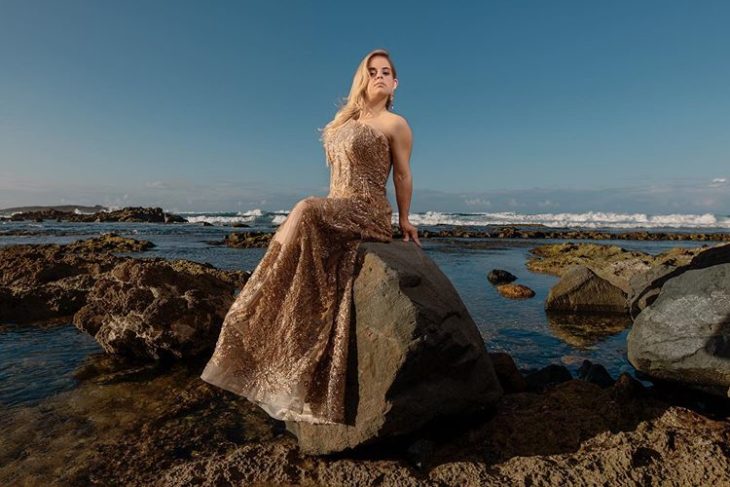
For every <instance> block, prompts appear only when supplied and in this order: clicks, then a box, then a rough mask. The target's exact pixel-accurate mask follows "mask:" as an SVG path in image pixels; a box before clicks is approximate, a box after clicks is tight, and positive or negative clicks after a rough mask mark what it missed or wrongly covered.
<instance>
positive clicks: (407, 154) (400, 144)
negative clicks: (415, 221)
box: [391, 117, 421, 247]
mask: <svg viewBox="0 0 730 487" xmlns="http://www.w3.org/2000/svg"><path fill="white" fill-rule="evenodd" d="M412 148H413V133H412V132H411V128H410V127H409V126H408V122H407V121H406V119H405V118H403V117H398V119H397V122H396V123H395V124H394V127H393V140H392V141H391V153H392V157H393V184H394V185H395V199H396V201H397V202H398V224H399V226H400V229H401V232H403V241H404V242H408V241H409V240H410V239H413V241H414V242H416V244H418V246H419V247H420V246H421V241H420V240H418V230H417V229H416V227H415V226H413V225H412V224H411V222H410V221H409V220H408V212H409V211H410V207H411V197H412V196H413V178H412V177H411V167H410V162H409V161H410V159H411V149H412Z"/></svg>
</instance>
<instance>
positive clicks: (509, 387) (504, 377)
mask: <svg viewBox="0 0 730 487" xmlns="http://www.w3.org/2000/svg"><path fill="white" fill-rule="evenodd" d="M489 358H490V359H491V360H492V365H494V371H495V372H496V373H497V378H498V379H499V383H500V384H501V385H502V389H503V390H504V392H505V394H511V393H515V392H524V391H526V390H527V382H526V381H525V378H524V377H522V374H521V373H520V371H519V370H518V369H517V365H516V364H515V361H514V359H513V358H512V356H511V355H510V354H508V353H504V352H490V353H489Z"/></svg>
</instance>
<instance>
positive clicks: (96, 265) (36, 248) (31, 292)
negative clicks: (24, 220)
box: [0, 234, 152, 323]
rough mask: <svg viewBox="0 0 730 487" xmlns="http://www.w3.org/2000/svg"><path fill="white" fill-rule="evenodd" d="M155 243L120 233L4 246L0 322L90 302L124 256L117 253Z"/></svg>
mask: <svg viewBox="0 0 730 487" xmlns="http://www.w3.org/2000/svg"><path fill="white" fill-rule="evenodd" d="M151 246H152V244H151V243H150V242H147V241H140V240H134V239H130V238H123V237H120V236H118V235H115V234H105V235H101V236H99V237H95V238H91V239H86V240H80V241H76V242H72V243H70V244H67V245H54V244H50V245H11V246H7V247H2V248H0V296H2V299H0V320H2V321H11V322H17V323H28V322H35V321H39V320H47V319H51V318H58V317H64V316H68V317H70V316H71V315H73V314H74V313H75V312H76V311H78V310H79V309H80V308H81V307H82V306H84V304H86V297H87V294H88V292H89V290H90V289H91V288H92V287H93V285H94V283H95V281H96V279H97V278H98V277H99V276H100V275H102V274H103V273H105V272H108V271H109V270H111V269H112V268H113V267H114V266H115V265H117V264H118V263H119V262H121V261H122V260H124V259H123V258H121V257H118V256H115V255H113V252H138V251H142V250H145V249H148V248H150V247H151Z"/></svg>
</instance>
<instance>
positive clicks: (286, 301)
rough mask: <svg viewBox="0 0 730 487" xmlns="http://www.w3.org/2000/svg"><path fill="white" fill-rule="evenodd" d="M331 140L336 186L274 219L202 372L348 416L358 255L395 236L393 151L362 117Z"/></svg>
mask: <svg viewBox="0 0 730 487" xmlns="http://www.w3.org/2000/svg"><path fill="white" fill-rule="evenodd" d="M324 148H325V152H326V154H327V158H328V160H329V161H330V170H331V175H330V191H329V194H328V195H327V197H326V198H317V197H309V198H306V199H304V200H302V201H300V202H299V203H297V205H296V206H295V207H294V208H293V209H292V211H291V212H290V213H289V216H288V217H287V219H286V220H285V221H284V223H282V225H281V226H280V227H279V228H278V229H277V231H276V234H275V235H274V238H273V239H272V241H271V243H270V244H269V247H268V249H267V251H266V254H265V255H264V257H263V258H262V259H261V262H260V263H259V265H258V266H257V267H256V269H255V270H254V272H253V274H252V275H251V277H250V278H249V280H248V282H247V283H246V285H245V286H244V288H243V290H242V291H241V292H240V294H239V295H238V297H237V298H236V300H235V302H234V303H233V305H232V306H231V308H230V310H229V311H228V314H227V315H226V317H225V320H224V322H223V327H222V329H221V333H220V336H219V338H218V342H217V344H216V348H215V351H214V352H213V356H212V357H211V359H210V360H209V362H208V364H207V365H206V367H205V370H204V371H203V374H202V376H201V377H202V378H203V380H205V381H206V382H209V383H211V384H214V385H216V386H219V387H222V388H223V389H227V390H229V391H232V392H235V393H236V394H239V395H241V396H245V397H246V398H248V399H249V400H251V401H253V402H255V403H257V404H258V405H259V406H261V407H262V408H263V409H264V410H265V411H266V412H267V413H268V414H269V415H271V416H272V417H274V418H277V419H281V420H286V421H305V422H311V423H343V422H345V379H346V372H347V370H346V369H347V354H348V342H349V336H350V328H351V321H350V320H351V306H352V285H353V281H354V268H355V258H356V255H357V247H358V244H359V243H360V241H362V240H374V241H390V240H391V239H392V231H391V215H392V209H391V207H390V204H389V203H388V200H387V198H386V192H385V185H386V181H387V179H388V174H389V172H390V166H391V162H390V159H391V158H390V146H389V143H388V139H387V137H386V136H385V135H384V134H383V133H382V132H380V131H379V130H378V129H376V128H375V127H373V126H371V125H369V124H367V123H365V122H360V121H358V120H355V119H350V120H348V121H347V122H345V123H344V124H343V125H341V126H340V127H339V128H338V129H337V130H336V131H334V133H332V134H331V135H330V137H329V138H327V139H325V140H324Z"/></svg>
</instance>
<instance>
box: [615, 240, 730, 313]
mask: <svg viewBox="0 0 730 487" xmlns="http://www.w3.org/2000/svg"><path fill="white" fill-rule="evenodd" d="M727 263H730V244H720V245H717V246H715V247H710V248H709V249H706V250H704V249H703V250H702V251H701V252H699V253H696V255H694V257H693V258H692V260H691V261H689V263H686V262H685V259H682V260H679V261H667V262H664V263H662V264H659V265H656V266H654V267H652V268H650V269H649V270H647V271H645V272H641V273H638V274H636V275H635V276H633V277H632V278H631V280H630V281H629V287H630V290H629V293H628V300H629V310H630V312H631V316H632V317H633V318H636V316H637V315H638V314H639V313H640V312H641V310H643V309H644V308H646V307H647V306H648V305H650V304H651V303H653V302H654V300H655V299H656V298H657V296H658V295H659V291H661V289H662V286H663V285H664V283H665V282H667V281H668V280H669V279H672V278H673V277H677V276H679V275H680V274H683V273H685V272H687V271H688V270H692V269H704V268H706V267H710V266H713V265H718V264H727Z"/></svg>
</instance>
